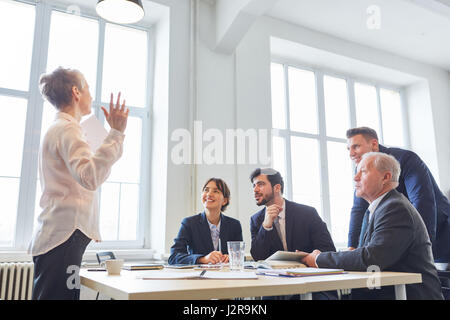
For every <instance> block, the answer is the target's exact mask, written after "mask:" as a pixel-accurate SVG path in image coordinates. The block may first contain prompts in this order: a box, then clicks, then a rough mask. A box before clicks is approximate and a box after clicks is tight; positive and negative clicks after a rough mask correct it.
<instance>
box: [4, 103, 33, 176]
mask: <svg viewBox="0 0 450 320" xmlns="http://www.w3.org/2000/svg"><path fill="white" fill-rule="evenodd" d="M0 110H1V111H2V114H3V115H5V116H3V117H0V136H1V137H2V139H0V150H3V152H5V153H7V156H5V154H3V156H2V157H0V176H8V177H20V171H21V168H22V152H23V140H24V136H25V123H26V117H27V114H26V113H27V100H25V99H21V98H11V97H4V96H0ZM6 115H7V116H6Z"/></svg>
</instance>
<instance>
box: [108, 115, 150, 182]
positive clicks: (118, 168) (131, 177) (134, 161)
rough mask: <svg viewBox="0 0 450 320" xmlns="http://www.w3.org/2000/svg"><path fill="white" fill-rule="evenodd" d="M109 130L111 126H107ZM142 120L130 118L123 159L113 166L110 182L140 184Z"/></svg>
mask: <svg viewBox="0 0 450 320" xmlns="http://www.w3.org/2000/svg"><path fill="white" fill-rule="evenodd" d="M106 126H107V128H108V129H109V125H108V124H107V125H106ZM141 138H142V120H141V119H140V118H135V117H128V123H127V128H126V130H125V140H124V143H123V154H122V157H121V158H120V159H119V160H118V161H117V162H116V163H115V164H114V165H113V167H112V169H111V174H110V176H109V178H108V181H111V182H112V181H114V182H131V183H139V181H140V176H141V174H140V172H141Z"/></svg>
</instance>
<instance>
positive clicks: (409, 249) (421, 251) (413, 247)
mask: <svg viewBox="0 0 450 320" xmlns="http://www.w3.org/2000/svg"><path fill="white" fill-rule="evenodd" d="M399 175H400V164H399V163H398V161H397V160H396V159H395V158H394V157H392V156H390V155H388V154H385V153H380V152H369V153H366V154H364V156H363V157H362V160H361V162H360V163H359V164H358V170H357V173H356V175H355V177H354V180H355V189H356V195H357V196H358V197H361V198H364V199H365V200H366V201H367V202H369V204H370V205H369V208H368V209H367V211H366V213H365V215H364V221H363V226H362V231H361V237H360V241H359V245H358V248H356V249H355V250H353V251H343V252H320V251H319V250H314V251H313V252H312V253H310V254H309V255H307V256H306V257H305V258H304V259H303V263H305V264H307V265H308V266H310V267H319V268H342V269H344V270H347V271H367V270H368V268H369V267H372V266H376V267H378V268H379V269H380V271H397V272H414V273H420V274H421V275H422V283H420V284H410V285H406V293H407V298H408V299H443V296H442V292H441V288H440V282H439V278H438V275H437V271H436V267H435V266H434V263H433V254H432V251H431V242H430V238H429V236H428V233H427V230H426V228H425V224H424V222H423V220H422V218H421V217H420V215H419V213H418V212H417V210H416V209H415V208H414V206H413V205H412V204H411V203H410V202H409V200H408V199H407V198H406V197H405V196H404V195H402V194H401V193H399V192H398V191H396V190H395V187H396V186H397V185H398V177H399ZM352 297H353V298H356V299H393V298H394V289H393V287H392V286H391V287H383V288H381V289H379V290H369V289H357V290H353V291H352Z"/></svg>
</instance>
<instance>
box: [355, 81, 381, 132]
mask: <svg viewBox="0 0 450 320" xmlns="http://www.w3.org/2000/svg"><path fill="white" fill-rule="evenodd" d="M355 104H356V125H357V126H358V127H369V128H372V129H374V130H375V131H377V132H379V128H380V124H379V121H378V107H377V91H376V89H375V87H374V86H368V85H365V84H361V83H355Z"/></svg>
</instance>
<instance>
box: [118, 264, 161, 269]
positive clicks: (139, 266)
mask: <svg viewBox="0 0 450 320" xmlns="http://www.w3.org/2000/svg"><path fill="white" fill-rule="evenodd" d="M163 268H164V265H163V264H157V263H144V264H136V263H125V264H124V265H123V266H122V269H124V270H160V269H163Z"/></svg>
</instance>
